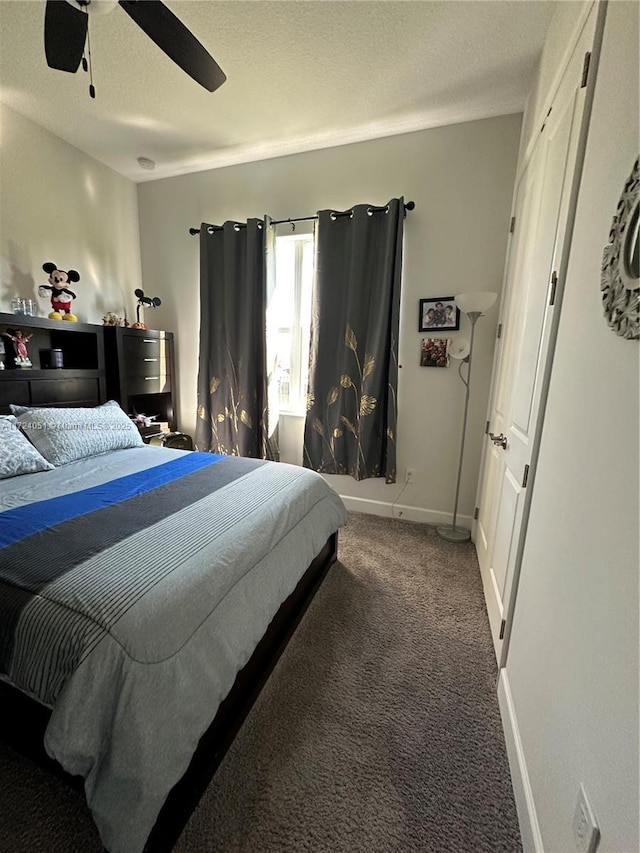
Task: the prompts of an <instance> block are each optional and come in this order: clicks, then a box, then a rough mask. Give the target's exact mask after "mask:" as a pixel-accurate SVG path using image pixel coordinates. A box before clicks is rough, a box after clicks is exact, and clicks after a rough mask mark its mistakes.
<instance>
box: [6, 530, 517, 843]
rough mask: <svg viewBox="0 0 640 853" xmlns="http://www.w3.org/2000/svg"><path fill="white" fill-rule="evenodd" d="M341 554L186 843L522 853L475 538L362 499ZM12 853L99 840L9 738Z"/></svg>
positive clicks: (82, 813)
mask: <svg viewBox="0 0 640 853" xmlns="http://www.w3.org/2000/svg"><path fill="white" fill-rule="evenodd" d="M339 554H340V562H339V563H337V564H336V565H335V566H334V567H333V568H332V569H331V571H330V573H329V575H328V576H327V579H326V580H325V582H324V584H323V586H322V587H321V589H320V591H319V592H318V594H317V596H316V598H315V600H314V602H313V603H312V605H311V607H310V609H309V611H308V612H307V614H306V616H305V618H304V619H303V621H302V623H301V624H300V626H299V628H298V630H297V632H296V634H295V635H294V637H293V639H292V640H291V643H290V644H289V646H288V648H287V650H286V651H285V653H284V655H283V657H282V658H281V660H280V662H279V663H278V665H277V667H276V669H275V671H274V673H273V675H272V676H271V678H270V680H269V682H268V683H267V685H266V687H265V689H264V690H263V692H262V694H261V695H260V697H259V699H258V702H257V703H256V705H255V707H254V709H253V711H252V712H251V714H250V716H249V718H248V719H247V721H246V722H245V724H244V726H243V728H242V730H241V731H240V733H239V735H238V737H237V738H236V740H235V742H234V744H233V745H232V747H231V749H230V751H229V753H228V754H227V756H226V758H225V760H224V762H223V764H222V765H221V767H220V769H219V771H218V773H217V774H216V776H215V777H214V780H213V781H212V783H211V784H210V786H209V788H208V790H207V791H206V793H205V795H204V797H203V799H202V800H201V802H200V805H199V806H198V808H197V809H196V811H195V812H194V814H193V815H192V817H191V820H190V822H189V824H188V826H187V827H186V829H185V831H184V833H183V835H182V837H181V839H180V841H179V842H178V845H177V847H176V851H177V853H196V851H210V853H347V851H348V853H360V851H362V852H363V853H365V851H366V853H392V851H393V853H412V851H421V853H422V852H423V851H424V853H449V851H450V853H517V851H520V850H521V845H520V838H519V832H518V824H517V818H516V814H515V807H514V802H513V796H512V792H511V782H510V777H509V767H508V764H507V759H506V755H505V748H504V741H503V736H502V729H501V725H500V715H499V711H498V705H497V699H496V691H495V678H496V664H495V658H494V654H493V650H492V646H491V638H490V635H489V627H488V624H487V619H486V613H485V609H484V602H483V597H482V590H481V584H480V577H479V572H478V567H477V562H476V557H475V552H474V549H473V546H471V545H470V544H463V545H454V544H450V543H445V542H443V541H442V540H440V539H439V538H438V537H437V535H436V533H435V529H434V528H432V527H426V526H424V525H417V524H411V523H409V522H403V521H396V520H391V519H382V518H377V517H375V516H366V515H361V514H357V513H352V514H351V515H350V518H349V524H348V526H347V528H346V529H345V530H344V531H342V532H341V534H340V545H339ZM0 850H2V851H12V853H23V851H24V853H26V851H29V853H39V851H43V853H44V851H46V853H94V851H99V850H101V846H100V843H99V841H98V838H97V834H96V832H95V830H94V829H93V825H92V822H91V817H90V815H89V813H88V811H87V809H86V807H85V806H84V804H83V801H82V798H81V797H80V795H79V794H76V793H75V792H73V791H71V790H69V789H66V788H65V787H64V785H63V784H62V783H61V782H58V781H57V780H56V779H54V778H52V777H50V776H47V775H45V774H44V772H43V771H41V770H39V769H38V768H37V767H34V766H33V765H31V764H30V763H29V762H28V761H27V760H26V759H24V758H22V757H21V756H18V755H16V753H14V752H12V751H10V750H9V749H8V748H7V747H5V746H4V745H1V744H0Z"/></svg>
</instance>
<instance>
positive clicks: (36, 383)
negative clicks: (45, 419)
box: [0, 313, 107, 414]
mask: <svg viewBox="0 0 640 853" xmlns="http://www.w3.org/2000/svg"><path fill="white" fill-rule="evenodd" d="M18 329H19V330H20V331H22V332H23V334H24V335H25V336H29V335H30V336H31V338H30V340H29V342H28V344H27V350H28V353H29V358H30V360H31V363H32V366H31V367H30V368H24V367H19V366H16V361H15V358H14V357H13V352H14V347H13V342H12V340H11V338H10V337H9V336H8V335H7V332H9V331H10V330H13V331H15V330H18ZM0 336H1V337H2V340H3V342H4V347H5V369H4V370H0V413H1V414H6V413H7V412H9V404H10V403H16V404H19V405H24V406H38V405H41V406H97V405H98V404H100V403H104V402H105V400H106V399H107V396H106V394H107V386H106V373H105V356H104V333H103V327H102V326H97V325H96V326H94V325H90V324H87V323H73V322H70V321H66V320H48V319H44V318H42V317H28V316H25V315H21V314H3V313H0ZM52 349H59V350H61V351H62V365H63V366H62V367H61V368H59V367H46V366H45V365H46V364H47V363H48V362H47V357H46V354H47V353H48V352H50V351H51V350H52Z"/></svg>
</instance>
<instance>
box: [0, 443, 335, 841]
mask: <svg viewBox="0 0 640 853" xmlns="http://www.w3.org/2000/svg"><path fill="white" fill-rule="evenodd" d="M149 453H153V454H156V455H155V456H154V457H149ZM125 454H129V456H124V455H125ZM157 454H164V455H163V456H158V455H157ZM165 457H166V458H167V460H168V461H166V462H165V461H164V460H165ZM98 458H99V457H98ZM113 458H114V460H115V461H117V462H118V465H119V466H120V467H119V468H118V465H116V466H115V467H116V469H118V470H119V471H121V472H122V471H123V470H125V471H126V473H124V474H122V475H121V476H116V477H115V478H114V479H112V480H106V481H101V482H97V483H93V484H91V485H89V486H84V487H80V488H78V486H79V485H80V486H82V485H83V484H84V483H85V482H86V479H87V478H86V477H85V476H84V469H81V470H82V476H80V475H78V476H77V477H76V478H75V479H74V478H73V477H72V476H71V473H72V469H73V468H74V466H81V465H82V464H85V465H86V460H84V461H83V463H72V464H71V465H68V466H64V467H63V469H56V470H55V471H51V472H45V473H41V474H30V475H25V477H21V478H16V479H18V480H21V481H23V480H28V478H40V479H39V480H37V483H42V484H47V485H48V484H49V483H51V482H54V481H55V478H56V477H58V478H62V477H65V476H66V477H67V479H68V480H69V482H70V483H71V484H72V486H74V487H73V488H71V490H70V491H68V490H67V489H66V488H65V489H63V490H62V493H59V494H57V495H55V496H53V497H49V498H47V499H43V500H30V501H23V502H21V501H16V502H15V504H16V505H14V506H9V507H7V508H6V509H4V511H0V673H1V674H4V677H6V678H8V679H9V680H10V681H11V682H12V683H13V684H14V685H16V686H17V687H19V688H20V689H22V690H24V691H26V692H28V693H29V694H30V695H32V696H34V697H35V698H36V699H38V700H39V701H40V702H42V703H44V704H47V705H49V706H50V707H52V709H53V710H52V716H51V721H50V723H49V727H48V729H47V733H46V737H45V746H46V748H47V750H48V752H49V753H50V754H51V755H52V757H54V758H56V759H57V760H58V761H59V762H60V764H62V766H63V767H64V768H65V769H66V770H68V771H69V772H70V773H73V774H79V775H82V776H84V778H85V791H86V795H87V801H88V803H89V806H90V807H91V809H92V811H93V814H94V818H95V820H96V824H97V826H98V829H99V831H100V834H101V837H102V840H103V843H104V845H105V847H106V848H107V849H108V850H110V851H113V853H137V851H141V850H142V848H143V847H144V842H145V840H146V837H147V835H148V833H149V831H150V830H151V828H152V826H153V823H154V822H155V819H156V817H157V814H158V812H159V810H160V808H161V807H162V804H163V802H164V799H165V798H166V795H167V794H168V792H169V790H170V789H171V787H172V786H173V785H174V784H175V782H176V781H177V780H178V779H179V778H180V776H181V775H182V774H183V772H184V771H185V769H186V767H187V766H188V763H189V760H190V757H191V755H192V753H193V750H194V748H195V746H196V745H197V742H198V740H199V738H200V736H201V735H202V733H203V732H204V731H205V729H206V728H207V726H208V725H209V723H210V722H211V720H212V719H213V717H214V716H215V713H216V710H217V708H218V705H219V704H220V702H221V701H222V699H223V698H224V696H225V695H226V693H227V692H228V691H229V689H230V688H231V686H232V684H233V681H234V679H235V675H236V673H237V672H238V670H239V669H240V668H241V667H242V666H243V665H244V664H245V663H246V661H247V659H248V658H249V656H250V655H251V653H252V651H253V649H254V648H255V646H256V645H257V642H258V641H259V639H260V637H261V636H262V634H263V633H264V631H265V630H266V627H267V626H268V623H269V622H270V620H271V618H272V617H273V615H274V614H275V612H276V610H277V609H278V607H279V605H280V604H281V603H282V601H284V599H285V598H286V597H287V595H288V594H289V593H290V592H291V591H292V590H293V588H294V587H295V585H296V583H297V582H298V580H299V578H300V577H301V575H302V574H303V572H304V570H305V569H306V567H307V566H308V565H309V563H310V562H311V560H312V559H313V557H314V556H315V554H316V553H318V551H319V550H320V549H321V547H322V545H323V544H324V542H325V541H326V539H327V538H328V536H329V535H330V534H331V533H333V532H335V530H337V529H338V527H340V526H341V525H342V524H344V522H345V519H346V513H345V510H344V506H343V505H342V502H341V501H340V499H339V498H338V496H337V495H336V494H335V493H334V492H333V491H332V490H331V489H330V488H329V487H328V486H327V484H326V483H325V481H324V480H323V479H322V478H321V477H320V476H319V475H317V474H314V473H312V472H310V471H306V470H304V469H302V468H298V467H297V466H290V465H283V464H277V463H269V462H264V461H261V460H251V459H239V458H235V457H219V456H214V455H212V454H205V453H188V454H187V453H185V454H178V453H177V452H173V453H169V452H168V451H164V450H162V449H160V448H149V447H145V448H137V449H130V450H124V451H118V452H117V453H115V454H113ZM149 458H152V460H153V463H154V464H153V465H152V466H151V467H149V466H148V460H149ZM122 459H126V460H127V466H129V467H130V463H129V461H128V460H130V459H134V460H135V459H140V460H143V461H144V464H142V463H141V465H140V467H143V468H144V469H145V470H131V471H128V470H127V468H126V467H125V469H123V468H122V463H121V460H122ZM157 463H160V464H157ZM103 464H104V463H103ZM134 467H135V466H134ZM65 469H66V470H65ZM79 470H80V469H79ZM48 478H49V479H48ZM32 481H33V483H34V484H35V483H36V480H32ZM30 482H31V481H30ZM27 491H28V490H27ZM32 491H37V489H35V488H34V489H33V490H32ZM54 491H55V490H54ZM1 497H2V493H1V491H0V499H1ZM0 506H1V504H0ZM132 756H135V760H134V759H133V758H132Z"/></svg>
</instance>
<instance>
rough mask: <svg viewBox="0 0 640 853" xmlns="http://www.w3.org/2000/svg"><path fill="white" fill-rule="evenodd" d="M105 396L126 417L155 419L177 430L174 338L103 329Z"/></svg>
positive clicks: (168, 334)
mask: <svg viewBox="0 0 640 853" xmlns="http://www.w3.org/2000/svg"><path fill="white" fill-rule="evenodd" d="M104 345H105V359H106V375H107V396H108V398H109V399H110V400H117V401H118V402H119V403H120V405H121V406H122V408H123V409H124V410H125V411H126V412H127V413H128V414H132V415H134V414H145V415H148V416H151V415H156V416H157V420H159V421H167V422H168V424H169V429H170V430H172V431H175V429H176V406H175V376H174V359H173V334H172V333H171V332H161V331H156V330H152V329H131V328H125V327H123V326H105V327H104Z"/></svg>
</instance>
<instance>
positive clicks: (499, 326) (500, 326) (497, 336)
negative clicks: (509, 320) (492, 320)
mask: <svg viewBox="0 0 640 853" xmlns="http://www.w3.org/2000/svg"><path fill="white" fill-rule="evenodd" d="M501 337H502V323H498V331H497V332H496V338H501Z"/></svg>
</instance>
